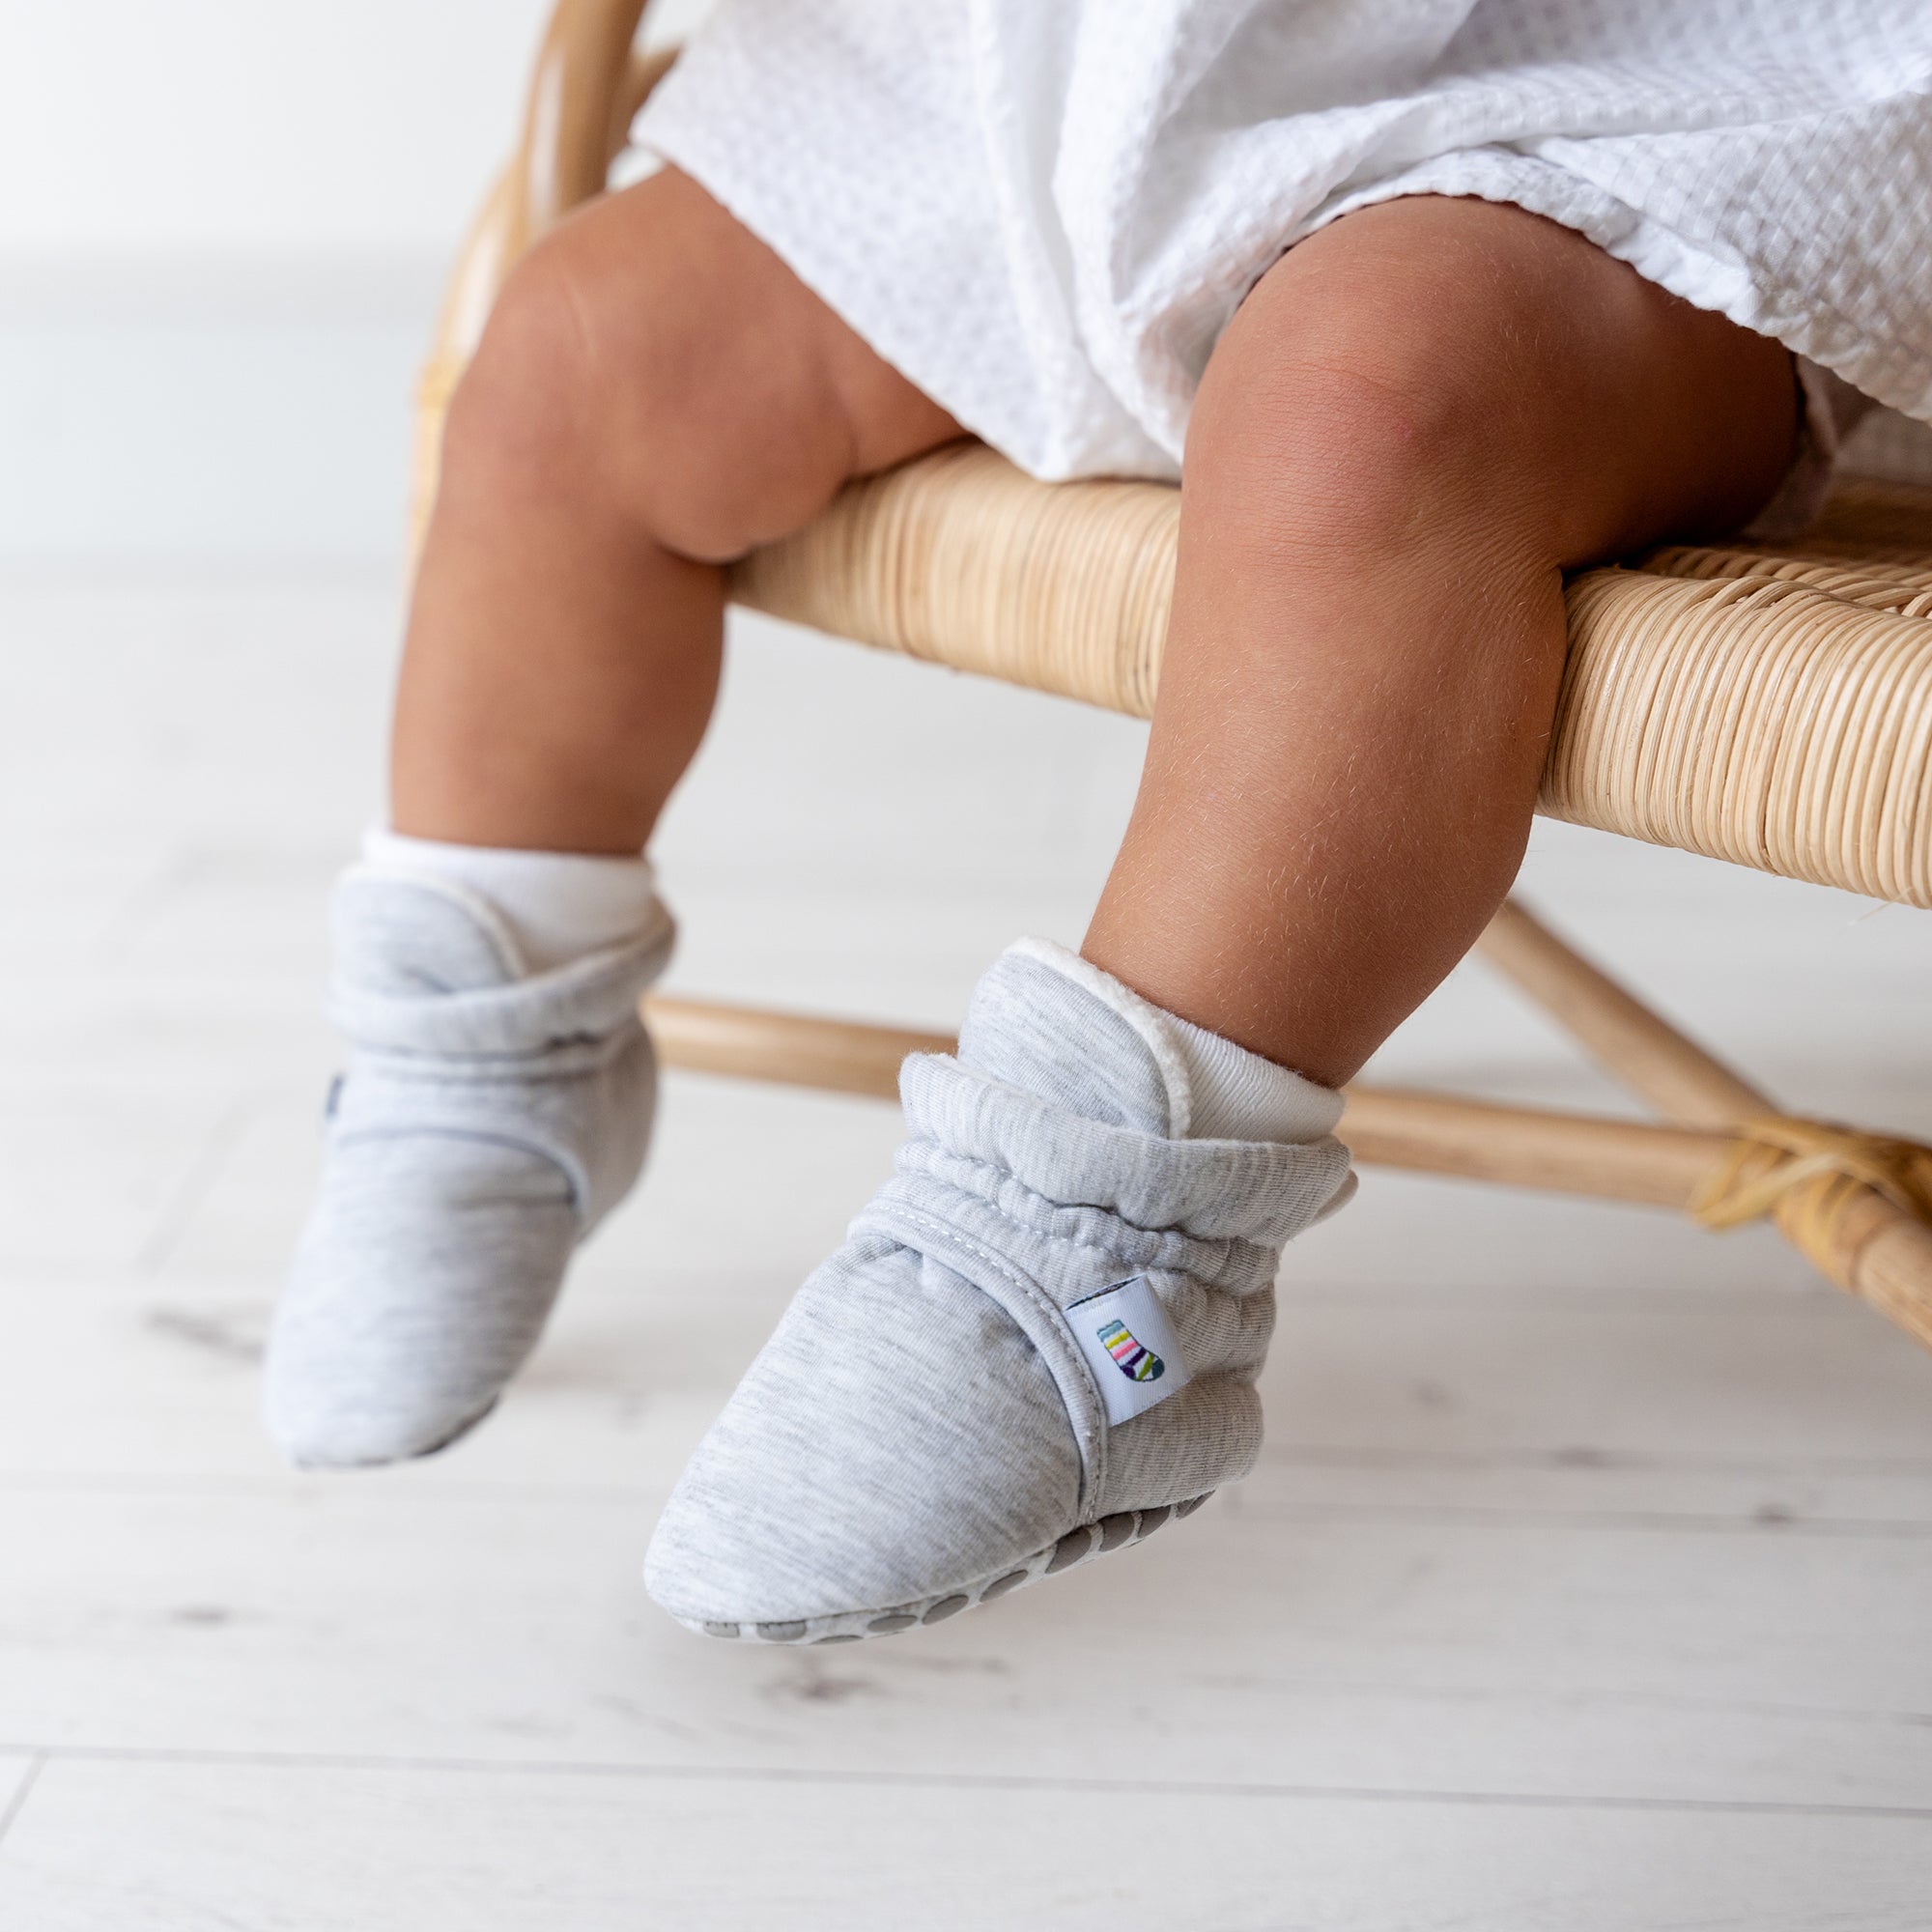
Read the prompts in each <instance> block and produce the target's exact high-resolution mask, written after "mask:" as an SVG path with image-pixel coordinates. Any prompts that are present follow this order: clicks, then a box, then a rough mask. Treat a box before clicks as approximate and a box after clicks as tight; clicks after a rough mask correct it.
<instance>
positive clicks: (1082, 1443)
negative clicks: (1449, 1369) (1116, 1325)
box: [644, 943, 1348, 1626]
mask: <svg viewBox="0 0 1932 1932" xmlns="http://www.w3.org/2000/svg"><path fill="white" fill-rule="evenodd" d="M1081 967H1082V970H1081V971H1079V972H1073V971H1067V970H1062V969H1061V968H1060V967H1059V966H1058V965H1057V964H1056V963H1055V961H1054V959H1053V958H1052V957H1051V956H1050V952H1049V951H1048V950H1045V949H1041V948H1040V947H1039V946H1038V945H1037V943H1027V944H1023V945H1022V946H1021V947H1019V948H1015V949H1014V950H1012V951H1010V952H1008V953H1006V954H1005V955H1003V956H1002V957H1001V959H1000V960H999V961H998V962H996V964H995V965H994V966H993V967H992V969H991V970H990V971H989V972H988V973H987V974H986V976H985V977H984V978H983V979H982V980H980V985H979V987H978V989H977V990H976V992H975V994H974V997H973V1002H972V1006H971V1009H970V1010H969V1012H968V1015H967V1021H966V1026H965V1029H964V1031H963V1032H962V1034H961V1036H960V1043H959V1053H958V1057H957V1058H956V1059H954V1058H948V1057H941V1056H916V1057H915V1058H913V1059H911V1060H908V1061H907V1062H906V1064H905V1067H904V1069H903V1071H902V1073H901V1076H900V1094H901V1098H902V1100H903V1102H904V1106H905V1116H906V1128H907V1138H906V1141H905V1143H904V1145H903V1146H902V1147H901V1149H900V1150H899V1153H898V1157H897V1161H896V1172H895V1175H894V1178H893V1179H891V1180H890V1181H888V1182H887V1183H886V1185H885V1186H884V1187H883V1188H882V1189H881V1190H880V1192H879V1194H878V1195H877V1196H876V1197H875V1198H874V1200H873V1201H872V1203H871V1205H870V1206H869V1207H867V1209H866V1210H865V1211H864V1212H863V1213H862V1214H861V1215H860V1216H859V1218H858V1219H857V1220H856V1221H855V1222H854V1223H853V1224H852V1229H851V1232H850V1234H849V1236H848V1237H847V1239H846V1242H845V1245H844V1246H843V1247H842V1248H841V1249H840V1250H839V1251H838V1253H837V1254H836V1255H834V1256H833V1258H832V1259H831V1260H830V1261H829V1262H827V1263H826V1264H825V1265H824V1266H823V1267H821V1268H820V1269H819V1270H818V1271H817V1272H816V1273H815V1274H813V1275H812V1276H811V1277H810V1279H809V1280H808V1281H807V1282H806V1284H805V1286H804V1287H803V1288H802V1289H801V1290H800V1291H799V1293H798V1294H797V1296H796V1297H795V1298H794V1300H793V1302H792V1305H791V1307H790V1309H789V1310H788V1311H787V1312H786V1314H785V1317H784V1319H783V1321H781V1323H780V1324H779V1328H778V1331H777V1333H776V1334H774V1335H773V1337H772V1339H771V1341H770V1342H768V1343H767V1344H766V1346H765V1348H764V1350H763V1351H762V1352H761V1353H760V1354H759V1356H758V1358H757V1360H756V1361H755V1362H754V1363H753V1366H752V1369H751V1371H750V1373H749V1374H748V1375H747V1376H746V1378H745V1379H744V1381H743V1383H742V1384H741V1385H740V1387H739V1389H738V1391H737V1393H736V1394H735V1395H734V1396H733V1397H732V1398H731V1401H730V1403H729V1404H728V1405H727V1406H726V1407H725V1411H724V1413H723V1414H722V1415H721V1416H720V1417H719V1418H718V1420H717V1422H716V1423H715V1424H714V1425H713V1426H712V1429H711V1431H710V1433H709V1434H708V1435H706V1436H705V1438H704V1440H703V1442H702V1443H700V1445H699V1446H698V1449H697V1452H696V1455H695V1456H694V1457H693V1459H692V1462H691V1463H690V1465H689V1467H688V1468H687V1469H686V1471H685V1473H684V1476H683V1478H682V1480H681V1481H680V1482H679V1484H678V1486H677V1489H676V1490H675V1492H673V1494H672V1496H671V1498H670V1501H669V1503H668V1505H667V1507H666V1509H665V1513H664V1516H663V1518H662V1520H660V1522H659V1524H658V1528H657V1533H656V1535H655V1537H654V1538H653V1540H652V1543H651V1548H650V1552H649V1555H648V1557H647V1558H646V1561H645V1572H644V1574H645V1583H646V1586H647V1587H648V1589H649V1590H650V1592H651V1594H652V1596H653V1597H655V1598H656V1599H657V1601H658V1602H659V1603H660V1604H661V1605H664V1606H665V1608H667V1609H668V1610H669V1611H670V1612H671V1613H672V1614H673V1615H674V1616H676V1617H679V1618H680V1619H682V1620H683V1621H685V1622H687V1623H691V1624H694V1625H700V1626H701V1625H703V1624H706V1623H714V1624H721V1625H724V1624H737V1623H783V1622H787V1621H799V1622H809V1621H810V1620H812V1619H817V1618H826V1617H837V1616H843V1615H850V1614H853V1613H856V1612H860V1611H867V1610H874V1609H876V1610H886V1609H890V1608H892V1607H894V1606H895V1605H904V1604H912V1603H917V1602H920V1601H923V1600H924V1599H927V1598H931V1597H936V1596H942V1595H944V1594H945V1593H947V1592H950V1591H955V1590H969V1589H971V1588H973V1587H975V1586H977V1585H980V1584H983V1583H985V1582H987V1581H988V1580H990V1579H992V1578H994V1577H997V1576H999V1575H1000V1574H1001V1573H1003V1572H1004V1571H1007V1570H1009V1569H1010V1568H1012V1567H1013V1566H1014V1565H1016V1564H1019V1563H1021V1562H1024V1561H1025V1560H1026V1559H1027V1558H1028V1557H1030V1556H1032V1555H1033V1554H1034V1553H1036V1552H1037V1551H1038V1550H1039V1549H1041V1548H1044V1547H1046V1546H1047V1545H1049V1544H1050V1543H1052V1542H1053V1541H1054V1540H1055V1539H1056V1538H1057V1537H1060V1536H1062V1535H1064V1534H1065V1533H1066V1532H1067V1531H1068V1530H1070V1529H1073V1528H1075V1527H1077V1526H1078V1525H1080V1524H1082V1523H1090V1522H1094V1521H1097V1520H1099V1519H1100V1518H1102V1517H1106V1516H1110V1515H1113V1514H1115V1513H1117V1512H1120V1511H1123V1510H1134V1509H1144V1508H1152V1507H1155V1506H1158V1505H1161V1504H1170V1503H1177V1502H1180V1501H1184V1500H1186V1499H1187V1498H1189V1497H1192V1496H1197V1495H1199V1494H1201V1493H1202V1492H1204V1491H1207V1490H1211V1489H1214V1488H1217V1487H1219V1486H1220V1485H1222V1484H1224V1483H1228V1482H1232V1481H1234V1480H1236V1478H1238V1477H1239V1476H1241V1475H1243V1474H1245V1473H1246V1471H1247V1470H1248V1468H1249V1467H1250V1466H1251V1465H1252V1463H1253V1462H1254V1459H1255V1455H1256V1452H1257V1451H1258V1449H1259V1447H1260V1443H1261V1410H1260V1404H1259V1400H1258V1398H1257V1397H1256V1394H1255V1391H1254V1387H1253V1382H1254V1378H1255V1375H1256V1373H1257V1372H1258V1371H1259V1369H1260V1367H1261V1364H1262V1359H1263V1356H1264V1352H1265V1350H1266V1347H1267V1339H1268V1333H1269V1329H1270V1327H1271V1326H1272V1322H1273V1315H1274V1299H1273V1281H1274V1272H1275V1267H1276V1264H1277V1263H1278V1261H1279V1259H1280V1252H1281V1247H1282V1243H1283V1242H1284V1241H1286V1240H1287V1239H1288V1238H1289V1236H1292V1235H1293V1234H1294V1233H1295V1232H1296V1231H1297V1230H1299V1229H1300V1228H1302V1227H1304V1226H1306V1225H1307V1224H1308V1222H1310V1221H1311V1220H1313V1219H1314V1218H1315V1216H1316V1215H1317V1214H1318V1213H1319V1212H1320V1211H1321V1208H1322V1207H1323V1205H1324V1204H1325V1203H1326V1202H1327V1201H1328V1199H1329V1197H1330V1196H1331V1195H1333V1193H1334V1192H1335V1190H1336V1189H1337V1188H1338V1187H1339V1186H1340V1185H1341V1184H1342V1181H1343V1179H1344V1177H1345V1175H1346V1174H1347V1172H1348V1154H1347V1151H1346V1150H1345V1149H1343V1147H1342V1146H1341V1144H1340V1143H1339V1142H1337V1141H1335V1140H1334V1139H1333V1138H1332V1137H1330V1136H1329V1135H1328V1134H1327V1132H1326V1131H1325V1127H1324V1130H1323V1131H1322V1132H1321V1133H1320V1134H1319V1135H1318V1136H1316V1137H1314V1138H1312V1139H1311V1140H1310V1141H1308V1142H1307V1143H1304V1144H1297V1145H1282V1144H1278V1143H1273V1142H1261V1141H1226V1140H1221V1141H1206V1140H1193V1141H1190V1140H1185V1139H1181V1138H1178V1137H1177V1136H1176V1133H1175V1131H1174V1129H1175V1122H1176V1109H1177V1107H1184V1099H1183V1098H1182V1097H1181V1095H1179V1094H1177V1092H1176V1085H1175V1083H1176V1078H1177V1075H1176V1071H1175V1069H1176V1067H1177V1066H1179V1059H1178V1058H1177V1057H1175V1056H1173V1055H1171V1054H1169V1053H1167V1052H1165V1051H1164V1050H1163V1042H1162V1041H1161V1039H1160V1037H1159V1028H1160V1026H1161V1024H1162V1023H1163V1022H1165V1021H1166V1019H1167V1016H1165V1015H1163V1014H1161V1013H1160V1012H1159V1009H1155V1008H1151V1007H1149V1006H1148V1005H1147V1003H1146V1002H1143V1001H1137V1000H1136V999H1135V996H1134V995H1132V994H1131V993H1128V992H1127V991H1126V989H1125V988H1123V987H1118V986H1114V987H1113V991H1114V992H1115V993H1117V994H1118V995H1120V996H1121V997H1118V998H1116V997H1111V996H1109V997H1102V996H1100V995H1099V994H1097V993H1096V992H1095V991H1094V988H1093V986H1092V984H1091V983H1083V981H1091V976H1092V975H1093V970H1094V969H1092V968H1091V967H1086V966H1085V962H1081ZM1109 984H1110V985H1113V982H1109ZM1129 1002H1131V1003H1132V1004H1131V1005H1128V1004H1127V1003H1129ZM1180 1077H1181V1078H1183V1079H1184V1075H1183V1076H1180ZM1310 1094H1311V1096H1313V1097H1312V1099H1311V1106H1312V1109H1313V1117H1314V1118H1317V1119H1319V1120H1321V1122H1325V1124H1326V1125H1327V1126H1332V1124H1333V1122H1334V1121H1335V1119H1336V1118H1338V1117H1339V1113H1340V1101H1339V1099H1338V1098H1336V1097H1335V1096H1333V1095H1326V1094H1324V1092H1323V1090H1320V1089H1315V1088H1312V1087H1311V1088H1310ZM1142 1274H1144V1275H1145V1276H1147V1278H1148V1279H1149V1281H1150V1282H1151V1284H1152V1286H1153V1288H1154V1291H1155V1293H1157V1294H1158V1295H1159V1297H1160V1301H1161V1304H1162V1307H1163V1309H1164V1311H1165V1312H1166V1314H1167V1316H1168V1318H1169V1320H1170V1322H1171V1324H1172V1326H1173V1329H1174V1331H1175V1334H1176V1335H1177V1337H1178V1338H1179V1341H1180V1344H1181V1347H1182V1350H1183V1352H1184V1358H1185V1365H1186V1368H1187V1369H1188V1371H1189V1372H1190V1375H1191V1379H1190V1380H1188V1381H1187V1382H1186V1384H1185V1386H1184V1387H1181V1388H1180V1389H1179V1392H1178V1393H1177V1394H1175V1395H1174V1396H1172V1397H1171V1398H1170V1399H1168V1400H1167V1401H1164V1402H1162V1403H1160V1404H1159V1405H1158V1406H1155V1407H1152V1408H1151V1409H1149V1410H1147V1411H1146V1412H1145V1413H1144V1414H1141V1415H1138V1416H1136V1417H1134V1418H1133V1419H1132V1420H1131V1421H1128V1422H1124V1423H1122V1424H1119V1425H1118V1426H1114V1427H1111V1428H1110V1427H1109V1426H1108V1424H1107V1422H1106V1420H1105V1415H1104V1411H1103V1408H1102V1406H1101V1401H1100V1396H1099V1392H1098V1390H1097V1388H1096V1386H1095V1383H1094V1375H1093V1372H1092V1371H1090V1369H1089V1368H1088V1365H1087V1360H1086V1358H1085V1357H1084V1356H1083V1354H1082V1353H1081V1350H1080V1347H1079V1345H1078V1344H1077V1343H1076V1342H1075V1340H1074V1337H1073V1333H1072V1330H1071V1328H1070V1327H1069V1325H1068V1321H1067V1318H1066V1316H1065V1314H1064V1313H1063V1311H1064V1310H1065V1309H1066V1308H1067V1307H1068V1305H1069V1304H1071V1303H1073V1302H1075V1301H1078V1300H1080V1299H1082V1298H1083V1297H1085V1296H1088V1295H1092V1294H1094V1293H1098V1292H1099V1291H1101V1290H1103V1289H1106V1288H1108V1287H1111V1286H1112V1285H1114V1284H1116V1283H1118V1282H1120V1281H1121V1280H1122V1279H1123V1278H1126V1277H1129V1276H1133V1275H1142Z"/></svg>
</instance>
